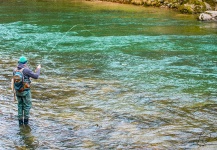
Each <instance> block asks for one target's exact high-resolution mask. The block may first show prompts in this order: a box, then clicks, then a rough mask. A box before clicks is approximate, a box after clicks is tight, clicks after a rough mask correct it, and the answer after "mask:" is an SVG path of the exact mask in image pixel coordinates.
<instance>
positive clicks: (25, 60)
mask: <svg viewBox="0 0 217 150" xmlns="http://www.w3.org/2000/svg"><path fill="white" fill-rule="evenodd" d="M27 61H28V60H27V58H26V57H25V56H21V57H20V59H19V61H18V63H20V64H26V63H27Z"/></svg>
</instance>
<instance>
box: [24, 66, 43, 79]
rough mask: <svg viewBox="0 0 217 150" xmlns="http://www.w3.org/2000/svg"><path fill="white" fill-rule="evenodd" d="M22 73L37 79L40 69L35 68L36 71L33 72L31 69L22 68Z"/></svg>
mask: <svg viewBox="0 0 217 150" xmlns="http://www.w3.org/2000/svg"><path fill="white" fill-rule="evenodd" d="M24 74H25V75H27V76H29V77H31V78H33V79H38V78H39V75H40V69H37V71H36V73H34V72H33V71H32V70H30V69H27V68H26V69H25V70H24Z"/></svg>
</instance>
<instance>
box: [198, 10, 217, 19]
mask: <svg viewBox="0 0 217 150" xmlns="http://www.w3.org/2000/svg"><path fill="white" fill-rule="evenodd" d="M199 20H201V21H217V11H205V12H204V13H201V14H200V16H199Z"/></svg>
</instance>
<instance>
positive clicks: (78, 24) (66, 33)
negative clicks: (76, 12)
mask: <svg viewBox="0 0 217 150" xmlns="http://www.w3.org/2000/svg"><path fill="white" fill-rule="evenodd" d="M78 25H79V24H76V25H74V26H72V27H71V28H70V29H69V30H68V31H66V33H65V34H64V35H63V36H62V37H61V38H60V39H59V40H58V41H57V43H56V44H55V45H54V46H53V47H52V49H51V50H50V51H49V52H48V53H47V54H46V55H49V54H50V53H51V52H52V51H53V50H54V48H55V47H56V46H57V45H58V44H59V43H60V42H61V41H62V39H63V38H64V37H65V36H66V35H67V34H68V32H69V31H71V30H72V29H73V28H75V27H76V26H78ZM43 60H44V59H42V61H41V64H42V63H43Z"/></svg>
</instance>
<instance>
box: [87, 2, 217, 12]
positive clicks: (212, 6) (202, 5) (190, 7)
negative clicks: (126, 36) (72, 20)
mask: <svg viewBox="0 0 217 150" xmlns="http://www.w3.org/2000/svg"><path fill="white" fill-rule="evenodd" d="M87 1H107V2H115V3H123V4H133V5H141V6H146V7H147V6H152V7H163V8H169V9H174V10H177V11H179V12H181V13H186V14H199V13H202V12H204V11H207V10H217V1H214V0H213V1H212V0H211V1H210V0H205V1H201V0H195V1H193V0H87Z"/></svg>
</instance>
